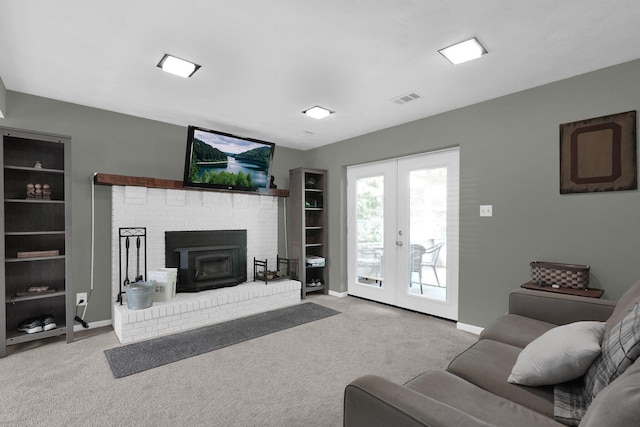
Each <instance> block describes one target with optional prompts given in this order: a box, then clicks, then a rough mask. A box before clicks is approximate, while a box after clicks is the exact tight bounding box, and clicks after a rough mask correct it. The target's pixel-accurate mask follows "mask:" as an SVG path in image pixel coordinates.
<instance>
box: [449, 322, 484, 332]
mask: <svg viewBox="0 0 640 427" xmlns="http://www.w3.org/2000/svg"><path fill="white" fill-rule="evenodd" d="M456 328H458V329H460V330H461V331H465V332H471V333H472V334H476V335H480V334H481V333H482V331H484V328H481V327H480V326H474V325H468V324H466V323H461V322H457V323H456Z"/></svg>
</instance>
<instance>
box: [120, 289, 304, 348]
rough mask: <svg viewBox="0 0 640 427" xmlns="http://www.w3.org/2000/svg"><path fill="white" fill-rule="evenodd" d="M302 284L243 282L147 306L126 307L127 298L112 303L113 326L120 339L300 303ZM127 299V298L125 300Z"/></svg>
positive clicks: (124, 340) (164, 332)
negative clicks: (133, 308) (120, 302)
mask: <svg viewBox="0 0 640 427" xmlns="http://www.w3.org/2000/svg"><path fill="white" fill-rule="evenodd" d="M300 287H301V284H300V282H298V281H295V280H282V281H277V282H269V284H268V285H265V283H264V282H246V283H241V284H240V285H238V286H233V287H229V288H220V289H212V290H209V291H202V292H198V293H179V294H177V295H176V297H175V298H174V299H172V300H171V301H167V302H154V303H153V305H152V306H151V307H150V308H146V309H143V310H129V309H127V305H126V302H125V303H124V304H123V305H120V304H119V303H116V304H115V305H114V307H113V329H114V330H115V332H116V335H117V336H118V338H119V339H120V342H121V343H131V342H134V341H140V340H144V339H148V338H154V337H159V336H161V335H169V334H173V333H176V332H183V331H186V330H189V329H194V328H199V327H202V326H207V325H212V324H215V323H220V322H224V321H227V320H232V319H237V318H240V317H245V316H249V315H251V314H257V313H263V312H265V311H270V310H275V309H278V308H282V307H287V306H290V305H295V304H299V303H300ZM125 301H126V300H125Z"/></svg>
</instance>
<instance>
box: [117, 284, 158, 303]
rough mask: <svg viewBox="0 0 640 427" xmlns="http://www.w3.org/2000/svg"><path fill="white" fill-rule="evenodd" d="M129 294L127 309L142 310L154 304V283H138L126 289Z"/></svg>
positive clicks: (127, 286)
mask: <svg viewBox="0 0 640 427" xmlns="http://www.w3.org/2000/svg"><path fill="white" fill-rule="evenodd" d="M124 291H125V292H126V293H127V308H128V309H129V310H142V309H143V308H149V307H151V304H153V282H152V281H149V282H136V283H132V284H130V285H126V286H125V287H124Z"/></svg>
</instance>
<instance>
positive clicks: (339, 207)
mask: <svg viewBox="0 0 640 427" xmlns="http://www.w3.org/2000/svg"><path fill="white" fill-rule="evenodd" d="M638 76H640V61H633V62H629V63H626V64H623V65H619V66H616V67H612V68H608V69H604V70H600V71H596V72H593V73H589V74H585V75H582V76H578V77H575V78H571V79H568V80H563V81H560V82H556V83H552V84H549V85H545V86H542V87H538V88H535V89H532V90H528V91H524V92H520V93H516V94H513V95H508V96H505V97H501V98H498V99H494V100H491V101H488V102H483V103H480V104H476V105H472V106H469V107H466V108H462V109H459V110H455V111H451V112H447V113H444V114H441V115H438V116H434V117H430V118H426V119H422V120H419V121H415V122H411V123H407V124H404V125H401V126H397V127H394V128H389V129H386V130H382V131H379V132H375V133H372V134H369V135H364V136H360V137H357V138H353V139H350V140H347V141H342V142H340V143H336V144H332V145H328V146H324V147H320V148H318V149H315V150H312V151H309V152H307V156H308V158H307V163H308V165H307V166H308V167H317V168H322V169H328V171H329V209H330V212H329V221H330V222H329V230H330V232H329V242H330V248H329V249H330V258H331V259H330V262H331V264H330V265H331V272H330V283H331V288H332V290H334V291H339V292H344V291H346V283H347V279H346V277H347V276H346V263H345V260H346V229H345V222H346V197H345V189H346V185H345V184H346V179H345V177H346V167H347V166H349V165H355V164H360V163H366V162H371V161H376V160H381V159H387V158H394V157H400V156H406V155H410V154H415V153H421V152H426V151H431V150H436V149H441V148H444V147H451V146H459V147H460V163H461V165H460V169H461V187H460V205H461V206H460V236H461V240H460V306H459V308H460V310H459V313H460V316H459V320H460V321H461V322H463V323H467V324H471V325H476V326H486V325H487V324H488V323H489V322H491V321H492V320H493V319H494V318H495V317H496V316H498V315H500V314H501V313H504V312H505V311H506V310H507V295H508V292H509V291H510V290H511V289H514V288H516V287H518V286H520V285H521V284H522V283H524V282H526V281H527V280H528V278H529V273H530V268H529V262H530V261H533V260H543V261H559V262H570V263H579V264H589V265H591V273H592V277H591V279H592V286H593V287H602V288H604V289H605V291H606V292H605V297H608V298H613V299H615V298H618V297H619V296H620V295H621V294H622V293H623V292H624V291H625V290H626V289H627V288H628V287H629V286H630V285H631V284H632V283H634V282H635V281H636V280H637V279H640V274H639V271H638V265H639V264H640V262H639V261H638V259H639V257H640V255H639V254H640V238H639V237H640V233H639V229H640V226H639V225H638V224H637V221H638V220H637V217H638V212H640V195H639V194H638V192H637V191H627V192H610V193H602V194H594V193H591V194H576V195H562V196H561V195H560V194H559V140H558V135H559V124H561V123H566V122H571V121H575V120H582V119H587V118H591V117H598V116H603V115H608V114H613V113H619V112H624V111H629V110H636V109H638V107H639V106H640V84H638ZM478 83H479V84H481V82H478ZM419 102H429V100H428V97H427V98H424V100H422V101H419ZM398 108H411V107H410V106H406V107H398ZM480 204H492V205H493V217H492V218H480V217H479V205H480Z"/></svg>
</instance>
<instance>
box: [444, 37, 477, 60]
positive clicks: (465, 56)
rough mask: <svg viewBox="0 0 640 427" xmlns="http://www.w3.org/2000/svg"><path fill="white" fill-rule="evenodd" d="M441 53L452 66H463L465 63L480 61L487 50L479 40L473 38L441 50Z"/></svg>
mask: <svg viewBox="0 0 640 427" xmlns="http://www.w3.org/2000/svg"><path fill="white" fill-rule="evenodd" d="M438 52H440V53H441V54H442V55H443V56H444V57H445V58H447V59H448V60H449V61H450V62H451V63H452V64H454V65H457V64H462V63H463V62H467V61H471V60H472V59H478V58H480V57H481V56H482V55H484V54H485V53H487V49H485V48H484V46H482V45H481V44H480V42H479V41H478V39H477V38H475V37H473V38H471V39H469V40H465V41H463V42H460V43H457V44H454V45H453V46H449V47H445V48H444V49H440V50H439V51H438Z"/></svg>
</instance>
